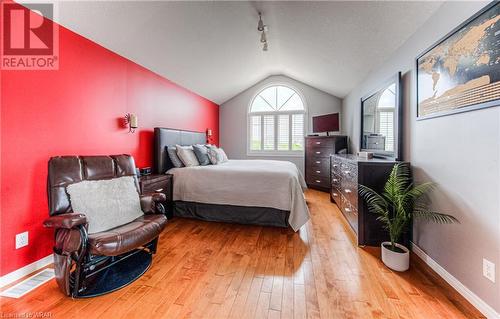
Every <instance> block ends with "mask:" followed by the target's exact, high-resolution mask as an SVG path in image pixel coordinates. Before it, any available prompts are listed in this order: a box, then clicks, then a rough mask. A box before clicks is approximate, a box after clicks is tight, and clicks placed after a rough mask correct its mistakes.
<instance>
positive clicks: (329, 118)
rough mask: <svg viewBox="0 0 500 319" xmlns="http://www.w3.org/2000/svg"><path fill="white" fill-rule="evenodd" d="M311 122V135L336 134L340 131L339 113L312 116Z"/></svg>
mask: <svg viewBox="0 0 500 319" xmlns="http://www.w3.org/2000/svg"><path fill="white" fill-rule="evenodd" d="M312 121H313V133H323V132H327V133H328V132H338V131H339V130H340V128H339V113H332V114H325V115H320V116H313V118H312Z"/></svg>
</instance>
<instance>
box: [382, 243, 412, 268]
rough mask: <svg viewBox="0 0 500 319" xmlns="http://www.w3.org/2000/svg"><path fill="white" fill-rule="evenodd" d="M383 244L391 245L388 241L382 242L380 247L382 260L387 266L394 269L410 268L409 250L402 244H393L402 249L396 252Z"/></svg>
mask: <svg viewBox="0 0 500 319" xmlns="http://www.w3.org/2000/svg"><path fill="white" fill-rule="evenodd" d="M384 245H389V246H390V245H391V243H390V242H388V241H385V242H383V243H382V244H381V245H380V247H381V248H382V262H383V263H384V264H385V265H386V266H387V267H389V268H391V269H392V270H395V271H407V270H408V269H409V268H410V251H409V250H408V248H406V247H405V246H403V245H400V244H397V243H396V244H395V245H396V247H398V248H401V249H402V250H404V253H398V252H395V251H392V250H390V249H388V248H385V246H384Z"/></svg>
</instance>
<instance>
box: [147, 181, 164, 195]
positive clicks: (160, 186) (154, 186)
mask: <svg viewBox="0 0 500 319" xmlns="http://www.w3.org/2000/svg"><path fill="white" fill-rule="evenodd" d="M166 188H167V183H166V182H165V181H158V182H154V183H147V184H144V185H143V186H142V193H143V194H146V193H153V192H165V189H166Z"/></svg>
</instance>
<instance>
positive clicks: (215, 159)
mask: <svg viewBox="0 0 500 319" xmlns="http://www.w3.org/2000/svg"><path fill="white" fill-rule="evenodd" d="M208 158H209V159H210V162H211V163H212V164H213V165H217V164H220V163H224V162H227V161H228V159H227V155H226V153H225V152H224V150H223V149H222V148H217V147H216V146H209V147H208Z"/></svg>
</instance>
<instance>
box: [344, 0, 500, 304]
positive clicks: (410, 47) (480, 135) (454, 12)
mask: <svg viewBox="0 0 500 319" xmlns="http://www.w3.org/2000/svg"><path fill="white" fill-rule="evenodd" d="M484 5H486V3H485V2H447V3H445V4H443V6H442V7H441V8H440V9H439V10H438V11H437V12H436V14H435V15H433V16H432V17H431V18H430V19H429V20H428V21H427V22H426V23H425V24H424V25H423V26H422V27H421V29H420V30H419V31H417V32H416V33H415V34H414V35H413V36H412V37H411V38H410V39H409V40H408V41H407V42H406V43H405V44H404V45H403V46H402V47H400V48H399V49H398V50H397V51H396V52H395V53H394V54H393V55H392V56H390V57H388V59H387V61H386V62H385V63H384V64H383V65H381V66H379V67H378V68H376V69H375V70H374V71H372V72H371V74H370V75H369V76H368V77H367V78H366V79H365V80H364V82H363V83H361V84H360V85H359V86H357V87H356V88H355V89H354V90H353V91H352V92H351V93H350V94H349V95H348V96H347V97H346V98H345V99H344V102H343V107H342V110H343V112H342V115H343V118H342V120H343V124H344V126H343V127H344V129H343V132H344V133H345V134H348V135H349V136H350V137H351V139H350V140H351V142H352V145H351V146H352V150H353V151H356V150H357V149H358V148H359V145H358V141H359V139H358V138H357V137H358V136H359V130H360V127H359V126H360V118H359V117H360V112H359V111H360V98H361V96H363V95H364V94H366V93H367V92H370V91H371V90H372V89H374V88H376V87H378V86H379V85H380V83H382V82H383V81H385V80H386V79H388V78H389V77H390V76H392V75H394V74H395V73H396V72H398V71H401V72H402V73H403V90H404V95H403V96H404V101H403V108H404V115H403V116H404V124H403V126H404V130H403V133H404V139H403V144H404V146H403V153H404V159H405V160H407V161H411V163H412V165H413V168H414V172H415V177H416V180H417V181H423V180H426V181H427V180H432V181H435V182H437V183H438V185H439V186H438V190H437V191H435V192H434V193H433V195H432V196H431V200H432V208H433V209H435V210H437V211H441V212H445V213H450V214H453V215H454V216H456V217H457V218H458V219H459V220H460V221H461V224H455V225H435V224H427V223H422V222H419V223H416V225H415V227H414V238H413V240H414V242H415V243H416V244H417V245H418V246H419V247H420V248H422V249H423V250H424V251H425V252H426V253H427V254H428V255H429V256H430V257H431V258H433V259H434V260H435V261H437V262H438V263H439V264H440V265H441V266H442V267H444V268H445V269H446V270H447V271H448V272H449V273H451V274H452V275H453V276H454V277H456V278H457V279H458V280H459V281H460V282H461V283H462V284H464V285H465V286H466V287H468V288H469V289H470V290H471V291H472V292H474V293H475V294H476V295H478V296H479V297H480V298H481V299H482V300H484V301H485V302H486V303H488V304H489V305H490V306H491V307H493V308H494V309H496V311H497V312H500V276H499V275H498V274H499V273H500V256H499V255H500V210H499V209H500V203H499V197H500V196H499V177H500V173H499V157H500V154H499V152H500V148H499V144H500V143H499V141H500V139H499V138H500V129H499V125H500V107H494V108H488V109H482V110H478V111H472V112H467V113H461V114H456V115H450V116H445V117H440V118H434V119H428V120H424V121H416V102H415V101H416V97H415V86H416V84H415V78H414V76H415V68H414V63H415V57H416V56H417V55H418V54H420V53H422V52H423V51H424V50H425V49H426V48H428V47H429V46H431V45H432V44H433V43H434V42H436V41H437V40H439V39H440V38H441V37H443V36H444V35H446V34H447V33H448V32H449V31H451V30H452V29H453V28H455V27H456V26H458V25H459V24H460V23H462V22H463V21H465V20H466V19H467V18H469V17H470V16H472V15H473V14H474V13H475V12H477V11H478V10H479V9H481V8H482V7H483V6H484ZM483 258H487V259H489V260H491V261H492V262H494V263H495V264H496V269H497V278H496V283H495V284H494V283H492V282H491V281H489V280H488V279H486V278H484V277H483V276H482V262H483V261H482V259H483Z"/></svg>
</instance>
